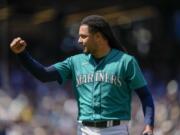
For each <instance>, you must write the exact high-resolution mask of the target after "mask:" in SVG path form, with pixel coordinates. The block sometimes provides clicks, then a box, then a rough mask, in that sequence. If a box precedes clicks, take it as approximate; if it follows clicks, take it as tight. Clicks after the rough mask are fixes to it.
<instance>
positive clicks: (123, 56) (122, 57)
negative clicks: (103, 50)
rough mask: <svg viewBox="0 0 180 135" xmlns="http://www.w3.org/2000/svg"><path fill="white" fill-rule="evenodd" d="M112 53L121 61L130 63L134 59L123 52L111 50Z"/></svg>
mask: <svg viewBox="0 0 180 135" xmlns="http://www.w3.org/2000/svg"><path fill="white" fill-rule="evenodd" d="M113 51H114V54H115V56H116V57H119V58H121V60H123V61H127V62H129V61H132V60H133V59H135V58H134V56H132V55H130V54H128V53H126V52H123V51H120V50H117V49H113Z"/></svg>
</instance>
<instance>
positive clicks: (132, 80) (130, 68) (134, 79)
mask: <svg viewBox="0 0 180 135" xmlns="http://www.w3.org/2000/svg"><path fill="white" fill-rule="evenodd" d="M125 70H126V80H127V82H128V86H129V87H130V89H132V90H134V89H138V88H141V87H143V86H145V85H147V82H146V80H145V78H144V76H143V74H142V72H141V69H140V67H139V65H138V63H137V61H136V60H135V58H134V57H132V58H131V59H130V61H129V62H128V63H127V65H126V69H125Z"/></svg>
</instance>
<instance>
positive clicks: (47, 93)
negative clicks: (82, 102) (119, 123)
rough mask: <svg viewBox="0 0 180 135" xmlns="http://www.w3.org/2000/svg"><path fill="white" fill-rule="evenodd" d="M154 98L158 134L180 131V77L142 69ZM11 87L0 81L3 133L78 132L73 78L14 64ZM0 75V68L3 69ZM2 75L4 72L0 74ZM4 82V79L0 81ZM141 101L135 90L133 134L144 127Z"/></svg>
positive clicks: (172, 134) (68, 134)
mask: <svg viewBox="0 0 180 135" xmlns="http://www.w3.org/2000/svg"><path fill="white" fill-rule="evenodd" d="M143 72H144V75H145V77H146V79H147V81H148V84H149V88H150V91H151V92H152V94H153V98H154V101H155V107H156V113H155V130H154V134H155V135H179V134H180V122H179V121H180V106H179V104H180V100H179V97H180V92H179V87H178V85H179V82H178V80H169V81H168V82H164V83H162V82H163V80H159V81H155V80H154V78H156V76H155V74H153V72H151V71H150V70H143ZM9 74H10V90H5V89H2V85H0V135H75V134H76V128H77V120H76V117H77V105H76V101H75V99H74V95H73V90H72V87H71V81H70V80H69V81H68V82H67V83H66V84H64V85H62V86H61V85H59V84H58V83H56V82H51V83H46V84H44V83H42V82H40V81H38V80H36V79H35V78H34V77H33V76H32V75H30V74H29V73H28V72H27V71H26V70H24V69H23V68H19V67H16V68H15V67H13V70H11V71H10V73H9ZM0 76H1V72H0ZM1 77H2V76H1ZM0 84H1V83H0ZM143 120H144V116H143V112H142V109H141V103H140V101H139V99H138V98H137V96H136V94H134V93H133V100H132V120H131V121H130V122H129V127H130V132H131V134H132V135H139V134H140V133H141V132H142V130H143V126H144V124H143Z"/></svg>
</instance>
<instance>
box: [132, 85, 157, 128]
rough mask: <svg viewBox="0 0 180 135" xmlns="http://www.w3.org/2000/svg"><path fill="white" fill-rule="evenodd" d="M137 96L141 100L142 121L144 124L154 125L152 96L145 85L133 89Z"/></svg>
mask: <svg viewBox="0 0 180 135" xmlns="http://www.w3.org/2000/svg"><path fill="white" fill-rule="evenodd" d="M135 92H136V93H137V95H138V97H139V98H140V100H141V103H142V108H143V113H144V122H145V124H146V125H150V126H152V127H153V126H154V111H155V108H154V102H153V98H152V96H151V94H150V92H149V90H148V89H147V87H142V88H140V89H137V90H135Z"/></svg>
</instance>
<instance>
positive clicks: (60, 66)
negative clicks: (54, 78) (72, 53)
mask: <svg viewBox="0 0 180 135" xmlns="http://www.w3.org/2000/svg"><path fill="white" fill-rule="evenodd" d="M53 66H54V67H55V68H56V69H57V71H58V73H59V75H60V76H61V78H62V82H65V81H66V80H67V79H71V77H72V62H71V57H70V58H67V59H66V60H64V61H62V62H58V63H56V64H54V65H53Z"/></svg>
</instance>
